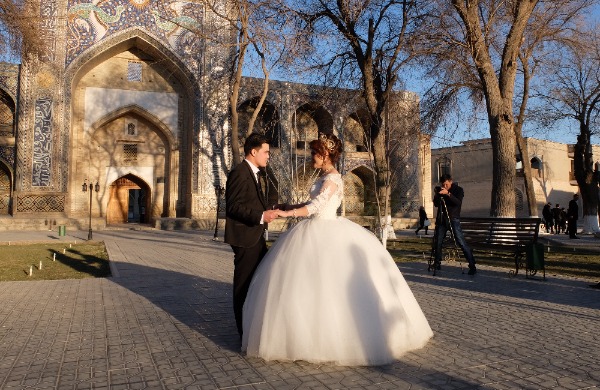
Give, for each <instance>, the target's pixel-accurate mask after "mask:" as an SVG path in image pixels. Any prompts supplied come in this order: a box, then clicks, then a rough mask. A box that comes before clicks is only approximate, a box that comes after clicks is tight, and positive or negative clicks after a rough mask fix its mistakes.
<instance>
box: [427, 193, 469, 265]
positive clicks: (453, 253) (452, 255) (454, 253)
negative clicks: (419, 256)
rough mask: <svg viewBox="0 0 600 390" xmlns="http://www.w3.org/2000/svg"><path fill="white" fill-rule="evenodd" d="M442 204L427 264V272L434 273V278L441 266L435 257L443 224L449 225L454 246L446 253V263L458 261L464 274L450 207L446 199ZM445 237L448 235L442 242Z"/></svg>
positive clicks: (442, 199) (438, 212)
mask: <svg viewBox="0 0 600 390" xmlns="http://www.w3.org/2000/svg"><path fill="white" fill-rule="evenodd" d="M440 202H441V204H440V205H439V207H438V211H437V215H436V217H435V221H436V224H435V230H434V232H433V240H432V243H431V253H430V255H429V261H428V262H427V271H428V272H429V271H433V276H435V275H436V271H437V270H439V269H440V264H439V263H436V262H435V255H436V251H437V247H438V230H439V229H441V228H442V226H441V225H442V224H447V225H446V226H448V230H450V238H451V239H452V243H453V244H454V245H453V247H452V248H449V250H448V251H446V255H445V256H444V260H446V262H453V261H456V260H457V259H458V261H459V264H460V270H461V272H462V273H464V271H463V266H462V261H461V257H460V255H459V253H458V249H459V248H458V245H457V244H456V237H455V235H454V228H453V227H452V222H451V221H450V215H449V214H448V207H446V201H445V200H444V198H440ZM442 210H443V211H442ZM444 216H445V218H444ZM437 221H440V222H441V223H440V224H438V223H437ZM445 236H446V235H445V234H444V237H442V242H443V240H444V238H445ZM442 244H443V243H442Z"/></svg>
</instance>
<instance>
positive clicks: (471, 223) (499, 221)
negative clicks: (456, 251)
mask: <svg viewBox="0 0 600 390" xmlns="http://www.w3.org/2000/svg"><path fill="white" fill-rule="evenodd" d="M540 223H541V219H540V218H492V217H489V218H469V217H463V218H461V219H460V224H461V227H462V231H463V233H464V236H465V241H466V242H467V243H468V244H469V246H471V248H472V249H474V250H478V251H482V250H483V251H489V252H503V253H510V254H511V255H512V256H513V257H514V259H515V271H514V274H515V275H516V274H517V273H518V272H519V268H522V267H523V266H524V267H525V276H526V277H529V276H533V275H535V274H536V273H537V271H538V270H541V271H542V272H543V278H544V279H546V270H545V266H544V259H543V256H544V252H543V248H540V247H539V245H541V244H538V242H537V240H538V236H539V232H540ZM527 252H530V253H527ZM540 257H541V259H540ZM511 274H512V271H511Z"/></svg>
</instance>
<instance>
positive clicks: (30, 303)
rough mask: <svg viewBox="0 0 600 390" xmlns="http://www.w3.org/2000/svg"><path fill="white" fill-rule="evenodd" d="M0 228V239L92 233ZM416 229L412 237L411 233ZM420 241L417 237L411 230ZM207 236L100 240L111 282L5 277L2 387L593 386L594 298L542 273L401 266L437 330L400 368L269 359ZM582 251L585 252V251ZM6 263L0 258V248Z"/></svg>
mask: <svg viewBox="0 0 600 390" xmlns="http://www.w3.org/2000/svg"><path fill="white" fill-rule="evenodd" d="M68 233H69V234H68V235H67V236H66V237H56V234H54V233H53V232H29V233H18V232H17V233H11V232H6V233H0V242H7V241H31V242H33V241H44V240H48V239H52V240H53V241H56V240H62V241H65V242H69V241H70V240H79V239H83V238H84V237H87V232H74V233H71V232H68ZM411 233H412V231H411ZM413 234H414V233H413ZM211 238H212V232H167V231H154V230H149V231H129V230H122V231H102V232H95V233H94V239H96V240H103V241H104V242H105V243H106V246H107V250H108V252H109V255H110V259H111V269H112V271H113V276H112V277H110V278H104V279H84V280H59V281H31V282H29V281H27V282H0V388H2V389H26V388H27V389H278V390H279V389H448V390H452V389H589V388H599V387H600V371H599V370H598V362H600V336H599V332H598V330H599V329H598V327H599V325H600V290H595V289H591V288H589V287H588V284H590V283H592V282H593V281H589V280H581V279H575V278H563V277H557V276H553V275H550V274H547V280H546V281H541V280H528V279H525V277H524V275H517V276H516V277H509V274H508V270H504V269H498V268H490V267H480V268H479V271H480V272H478V274H477V275H476V276H475V277H469V276H467V275H463V274H461V271H460V268H459V267H458V266H457V265H452V264H451V265H448V264H444V265H443V269H442V271H441V272H440V273H439V274H438V276H436V277H433V276H431V274H429V273H428V272H427V267H426V263H425V262H415V263H408V264H401V265H400V269H401V271H402V272H403V274H404V276H405V278H406V279H407V281H408V282H409V284H410V286H411V288H412V290H413V292H414V294H415V296H416V298H417V300H418V301H419V303H420V304H421V307H422V308H423V310H424V312H425V314H426V316H427V318H428V319H429V322H430V325H431V327H432V329H433V331H434V333H435V336H434V338H433V339H432V340H431V341H430V342H429V344H428V345H427V346H426V347H425V348H423V349H421V350H418V351H415V352H412V353H408V354H406V355H405V356H404V357H403V358H402V359H401V360H399V361H397V362H395V363H394V364H390V365H386V366H379V367H337V366H333V365H327V364H324V365H315V364H309V363H306V362H265V361H263V360H262V359H257V358H247V357H245V356H244V355H242V354H240V352H239V340H238V336H237V332H236V328H235V322H234V320H233V313H232V308H231V279H232V271H233V267H232V258H233V255H232V252H231V250H230V248H229V246H228V245H226V244H224V243H222V242H215V241H212V240H211ZM578 244H579V243H578ZM0 256H1V249H0Z"/></svg>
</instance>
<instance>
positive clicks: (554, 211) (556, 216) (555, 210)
mask: <svg viewBox="0 0 600 390" xmlns="http://www.w3.org/2000/svg"><path fill="white" fill-rule="evenodd" d="M552 219H553V220H554V234H559V233H560V205H559V204H558V203H557V204H556V207H554V208H553V209H552Z"/></svg>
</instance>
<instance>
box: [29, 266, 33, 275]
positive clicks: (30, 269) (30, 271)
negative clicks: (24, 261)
mask: <svg viewBox="0 0 600 390" xmlns="http://www.w3.org/2000/svg"><path fill="white" fill-rule="evenodd" d="M31 275H33V265H30V266H29V276H31Z"/></svg>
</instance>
